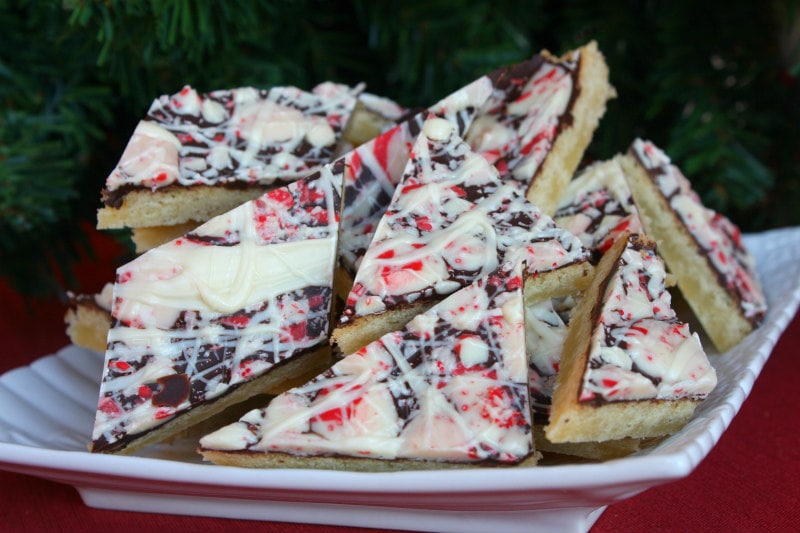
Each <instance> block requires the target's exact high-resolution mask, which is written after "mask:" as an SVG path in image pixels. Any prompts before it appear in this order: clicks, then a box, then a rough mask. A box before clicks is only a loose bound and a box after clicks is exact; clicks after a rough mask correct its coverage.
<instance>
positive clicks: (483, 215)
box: [339, 118, 589, 325]
mask: <svg viewBox="0 0 800 533" xmlns="http://www.w3.org/2000/svg"><path fill="white" fill-rule="evenodd" d="M523 256H524V257H525V258H526V261H527V269H528V272H530V273H541V272H547V271H551V270H555V269H558V268H561V267H564V266H568V265H572V264H575V263H577V262H581V261H586V260H587V259H588V257H589V253H588V251H587V250H586V249H585V248H583V247H582V246H581V244H580V241H579V240H578V239H577V238H576V237H575V236H573V235H572V234H570V233H569V232H568V231H566V230H564V229H562V228H559V227H557V226H556V225H555V223H553V221H552V220H551V219H550V218H549V217H547V216H546V215H544V214H542V213H541V212H540V211H539V210H538V209H537V208H536V207H535V206H533V205H532V204H530V203H529V202H527V200H525V198H524V197H523V196H522V194H521V191H520V188H519V186H518V185H517V184H516V183H515V182H513V181H510V182H507V183H504V182H503V181H502V180H501V178H500V176H499V174H498V172H497V170H496V169H495V168H494V167H493V166H491V165H490V164H489V163H488V162H487V161H486V160H485V159H484V158H483V157H481V156H480V155H478V154H477V153H475V152H473V151H472V150H471V149H470V148H469V146H468V145H467V144H466V142H464V140H463V139H461V138H460V137H459V136H458V135H457V132H456V131H455V128H454V126H453V125H452V124H451V123H449V122H447V121H445V120H442V119H438V118H433V119H429V120H428V121H426V123H425V125H424V127H423V133H422V134H421V135H420V136H419V138H418V139H417V141H416V143H415V145H414V148H413V150H412V156H411V159H410V161H409V163H408V165H407V167H406V170H405V173H404V176H403V181H402V182H401V183H400V185H399V186H398V187H397V189H396V191H395V194H394V197H393V200H392V203H391V204H390V206H389V208H388V210H387V211H386V214H385V215H384V217H383V218H382V219H381V221H380V223H379V225H378V227H377V229H376V231H375V235H374V237H373V240H372V243H371V244H370V247H369V249H368V250H367V251H366V253H365V255H364V258H363V260H362V261H361V264H360V267H359V270H358V273H357V275H356V280H355V283H354V286H353V289H352V291H351V293H350V295H349V297H348V299H347V302H346V304H345V308H344V310H343V313H342V315H341V316H340V320H339V324H340V325H341V324H345V323H347V322H348V321H349V320H351V319H352V318H353V317H356V316H366V315H371V314H376V313H381V312H383V311H384V310H385V309H386V308H387V307H391V306H394V305H402V304H404V303H414V302H415V301H417V300H420V299H439V298H441V297H444V296H446V295H448V294H450V293H452V292H454V291H455V290H457V289H458V288H460V287H462V286H464V285H466V284H469V283H471V282H472V281H473V280H475V279H477V278H479V277H481V276H484V275H486V274H488V273H489V272H491V271H492V270H494V269H495V268H497V267H498V266H499V265H500V264H503V263H505V262H506V261H511V260H519V259H520V258H521V257H523Z"/></svg>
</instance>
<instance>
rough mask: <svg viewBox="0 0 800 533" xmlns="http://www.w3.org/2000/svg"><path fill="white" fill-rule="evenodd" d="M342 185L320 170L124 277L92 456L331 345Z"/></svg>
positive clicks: (134, 265) (157, 253)
mask: <svg viewBox="0 0 800 533" xmlns="http://www.w3.org/2000/svg"><path fill="white" fill-rule="evenodd" d="M340 186H341V184H340V183H337V182H336V181H335V178H334V175H333V173H332V172H331V170H330V169H329V168H328V167H327V166H326V167H323V168H322V169H321V171H320V172H318V173H315V174H314V175H312V176H310V177H308V178H304V179H301V180H298V181H295V182H293V183H291V184H290V185H288V186H287V187H284V188H279V189H275V190H273V191H270V192H269V193H266V194H264V195H262V196H261V197H259V198H257V199H256V200H253V201H250V202H247V203H245V204H243V205H241V206H240V207H238V208H236V209H234V210H232V211H229V212H228V213H225V214H223V215H220V216H218V217H215V218H213V219H211V220H210V221H208V222H207V223H206V224H204V225H202V226H200V227H199V228H197V229H196V230H195V231H193V232H191V233H189V234H187V235H184V236H183V237H180V238H178V239H175V240H173V241H170V242H168V243H166V244H164V245H162V246H159V247H157V248H154V249H152V250H150V251H148V252H146V253H145V254H143V255H141V256H139V257H138V258H137V259H134V260H133V261H132V262H130V263H128V264H126V265H124V266H122V267H120V268H119V269H118V270H117V280H116V283H115V285H114V293H113V305H112V309H111V313H112V320H113V323H112V327H111V329H110V331H109V334H108V348H107V351H106V360H105V368H104V374H103V380H102V385H101V391H100V400H99V403H98V410H97V415H96V419H95V427H94V432H93V441H94V448H93V449H94V450H95V451H104V450H106V449H110V450H113V449H115V448H116V447H119V446H121V445H124V444H125V443H126V442H127V441H128V440H130V439H132V438H135V437H136V435H138V434H141V433H143V432H145V431H147V430H149V429H152V428H155V427H157V426H159V425H161V424H163V423H165V422H167V421H168V420H170V419H172V418H173V417H175V416H176V415H179V414H181V413H183V412H185V411H187V410H189V409H191V408H193V407H195V406H197V405H198V404H201V403H203V402H206V401H210V400H213V399H214V398H217V397H219V396H220V395H222V394H224V393H226V392H227V391H228V390H229V389H230V388H231V387H234V386H236V385H237V384H240V383H243V382H245V381H248V380H250V379H253V378H254V377H257V376H260V375H263V374H264V373H265V372H267V371H268V370H270V369H271V368H273V367H274V366H275V365H276V364H278V363H280V362H281V361H283V360H286V359H288V358H290V357H292V356H293V355H295V354H298V353H303V352H304V351H307V350H310V349H313V348H316V347H318V346H321V345H324V344H325V343H326V342H327V334H328V330H329V320H330V301H331V291H332V277H333V266H334V264H335V260H336V258H335V254H336V239H337V234H338V210H339V198H340V197H339V188H340Z"/></svg>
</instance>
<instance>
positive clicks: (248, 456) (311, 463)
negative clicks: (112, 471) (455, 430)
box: [197, 448, 539, 472]
mask: <svg viewBox="0 0 800 533" xmlns="http://www.w3.org/2000/svg"><path fill="white" fill-rule="evenodd" d="M197 451H198V453H200V454H201V455H202V456H203V459H205V460H206V461H210V462H212V463H214V464H217V465H224V466H238V467H245V468H314V469H321V470H342V471H350V472H397V471H403V470H454V469H465V468H478V467H483V468H486V467H490V468H513V467H520V466H536V463H537V461H538V455H539V454H537V453H533V454H532V455H530V456H529V457H528V458H527V459H525V460H524V461H522V462H520V463H517V464H514V465H508V464H498V463H491V462H484V463H448V462H444V461H411V460H408V459H392V460H383V459H367V458H364V459H361V458H356V457H344V456H303V455H290V454H287V453H256V452H247V451H240V452H224V451H219V450H207V449H204V448H198V450H197Z"/></svg>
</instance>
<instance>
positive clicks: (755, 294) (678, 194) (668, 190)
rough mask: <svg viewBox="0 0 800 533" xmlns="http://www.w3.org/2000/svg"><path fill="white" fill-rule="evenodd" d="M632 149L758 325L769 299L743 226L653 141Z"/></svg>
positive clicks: (637, 142)
mask: <svg viewBox="0 0 800 533" xmlns="http://www.w3.org/2000/svg"><path fill="white" fill-rule="evenodd" d="M631 153H632V154H633V155H634V157H635V158H636V159H637V160H638V161H639V163H640V164H641V165H642V166H643V167H644V168H645V169H646V171H647V173H648V175H649V176H650V178H651V179H652V180H653V182H654V184H655V185H656V187H658V189H659V191H660V192H661V194H662V195H663V196H664V198H666V200H667V202H669V205H670V207H671V208H672V209H673V210H674V212H675V214H676V215H677V216H678V217H679V218H680V220H681V222H682V223H683V225H684V227H685V228H686V230H687V231H688V232H689V233H690V234H691V235H692V237H693V238H694V240H695V242H696V243H697V246H698V248H699V249H700V251H701V252H702V253H703V254H704V256H705V257H706V260H707V261H708V264H709V265H710V266H711V268H712V269H713V270H714V271H715V272H717V275H718V279H719V280H720V283H721V285H722V286H723V287H724V288H725V290H727V291H728V293H729V294H730V295H731V297H732V298H733V299H734V300H735V301H736V302H737V303H738V304H739V306H740V308H741V310H742V313H743V315H744V316H745V318H747V319H748V320H749V321H750V322H751V323H753V324H755V325H758V324H759V323H760V322H761V320H763V318H764V315H765V314H766V310H767V303H766V298H765V297H764V293H763V292H762V289H761V284H760V282H759V280H758V277H757V275H756V270H755V259H754V258H753V256H751V255H750V254H749V253H748V252H747V250H746V249H745V247H744V244H743V243H742V238H741V233H740V231H739V228H738V227H736V225H735V224H733V222H731V221H730V220H729V219H728V218H726V217H725V216H724V215H722V214H720V213H717V212H715V211H713V210H711V209H708V208H707V207H705V206H704V205H703V204H702V201H701V200H700V198H699V196H698V195H697V193H695V192H694V190H693V189H692V186H691V183H690V182H689V180H688V179H686V177H685V176H684V175H683V173H682V172H681V171H680V169H679V168H678V167H676V166H675V165H673V164H672V163H671V161H670V158H669V156H667V154H666V153H664V151H663V150H661V149H659V148H658V147H657V146H655V145H654V144H653V143H652V142H650V141H645V140H642V139H636V140H635V141H634V142H633V144H632V145H631Z"/></svg>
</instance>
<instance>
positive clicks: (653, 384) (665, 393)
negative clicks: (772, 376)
mask: <svg viewBox="0 0 800 533" xmlns="http://www.w3.org/2000/svg"><path fill="white" fill-rule="evenodd" d="M716 383H717V378H716V373H715V372H714V368H713V367H712V366H711V364H710V363H709V362H708V358H707V357H706V354H705V351H704V350H703V347H702V345H701V344H700V338H699V337H698V336H697V334H696V333H692V332H691V331H690V330H689V326H688V324H686V323H685V322H681V321H680V320H679V319H678V318H677V316H676V314H675V311H674V310H673V309H672V305H671V296H670V293H669V292H668V291H667V289H666V271H665V269H664V262H663V260H662V259H661V258H660V257H659V256H658V255H657V254H656V251H655V249H654V247H652V246H640V245H639V242H638V241H636V240H632V241H631V243H630V244H629V245H628V246H627V247H626V249H625V251H624V252H623V253H622V255H621V256H620V258H619V260H618V264H617V269H616V272H615V273H614V275H613V276H612V277H611V278H610V280H609V283H608V285H607V286H606V290H605V295H604V296H603V303H602V307H601V308H600V309H599V315H598V317H597V327H596V328H595V329H594V331H593V333H592V339H591V342H590V351H589V358H588V364H587V367H586V370H585V373H584V377H583V387H582V389H581V391H580V396H579V401H581V402H600V403H602V402H616V401H629V400H642V399H652V398H656V399H666V400H674V399H679V398H691V399H697V400H700V399H703V398H705V397H706V396H707V395H708V393H709V392H710V391H711V390H712V389H713V388H714V386H715V385H716Z"/></svg>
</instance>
